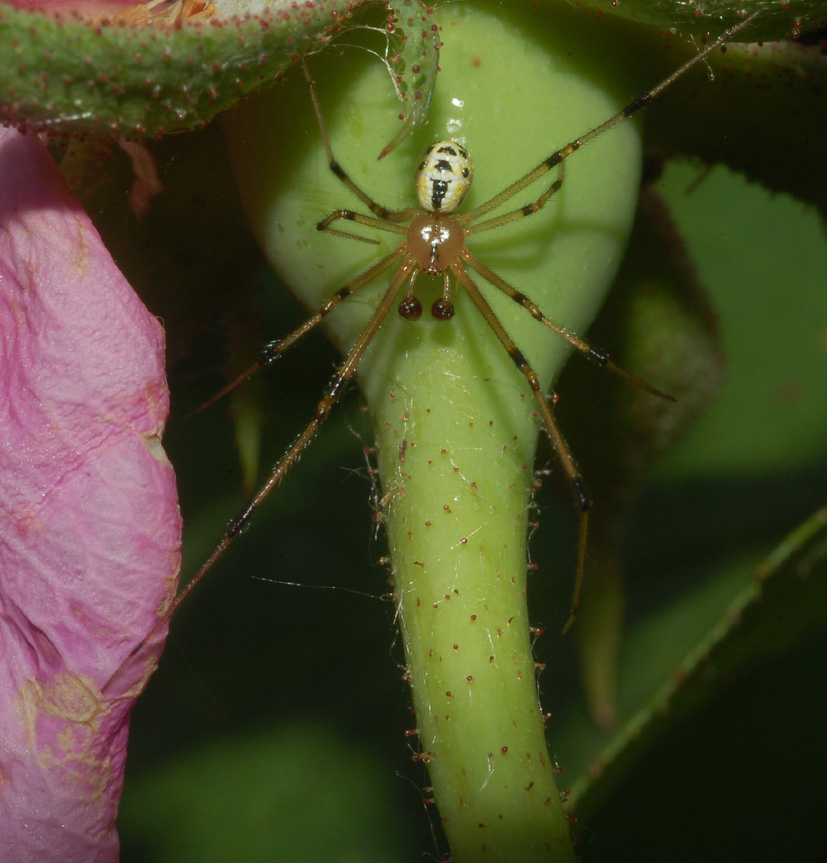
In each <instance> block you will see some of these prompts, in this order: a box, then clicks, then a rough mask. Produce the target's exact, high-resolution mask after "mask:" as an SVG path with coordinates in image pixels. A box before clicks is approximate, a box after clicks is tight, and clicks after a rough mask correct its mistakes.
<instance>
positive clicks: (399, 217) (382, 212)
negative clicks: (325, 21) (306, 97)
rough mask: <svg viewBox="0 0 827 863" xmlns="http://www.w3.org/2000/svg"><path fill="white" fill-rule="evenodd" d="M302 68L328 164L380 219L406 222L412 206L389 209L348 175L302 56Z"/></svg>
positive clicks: (411, 212) (412, 212)
mask: <svg viewBox="0 0 827 863" xmlns="http://www.w3.org/2000/svg"><path fill="white" fill-rule="evenodd" d="M302 68H303V69H304V77H305V78H306V79H307V87H308V89H309V90H310V98H311V100H312V101H313V111H314V112H315V114H316V120H317V121H318V123H319V129H321V132H322V141H323V142H324V149H325V153H326V154H327V164H328V166H329V167H330V170H331V171H332V172H333V173H334V174H335V175H336V176H337V177H338V178H339V179H340V180H341V181H342V183H344V185H345V186H347V188H348V189H350V191H351V192H352V193H353V194H354V195H356V197H357V198H358V199H359V200H360V201H361V202H362V203H363V204H364V205H365V206H366V207H367V208H368V209H369V210H370V211H371V213H373V214H374V215H375V216H378V217H379V218H380V219H383V220H385V221H388V222H404V221H405V220H406V219H410V218H411V217H412V216H414V215H415V214H416V211H415V210H413V209H412V208H411V207H406V208H405V209H404V210H389V209H388V208H387V207H383V206H382V204H380V203H378V202H377V201H374V200H373V198H371V196H370V195H368V194H367V192H363V191H362V190H361V189H360V188H359V186H357V185H356V183H354V182H353V180H351V179H350V177H349V176H348V175H347V172H346V171H345V169H344V168H343V167H342V166H341V165H340V164H339V163H338V162H337V161H336V157H335V156H334V155H333V147H332V146H331V144H330V136H329V135H328V134H327V127H326V126H325V124H324V117H323V116H322V108H321V105H320V104H319V97H318V96H317V95H316V83H315V81H314V80H313V77H312V76H311V74H310V69H309V68H308V66H307V60H306V59H305V58H304V57H302Z"/></svg>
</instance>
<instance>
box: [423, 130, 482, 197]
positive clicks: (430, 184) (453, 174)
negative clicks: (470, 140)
mask: <svg viewBox="0 0 827 863" xmlns="http://www.w3.org/2000/svg"><path fill="white" fill-rule="evenodd" d="M473 178H474V166H473V165H472V164H471V157H470V156H469V155H468V151H467V150H466V149H465V147H463V146H462V145H461V144H458V143H457V142H456V141H437V142H436V143H435V144H431V146H430V147H428V149H427V150H426V151H425V154H424V155H423V157H422V161H421V162H420V163H419V167H418V168H417V169H416V196H417V198H418V200H419V206H420V207H422V209H423V210H427V211H428V212H429V213H455V212H456V211H457V209H458V208H459V206H460V205H461V204H462V202H463V201H464V200H465V196H466V195H467V194H468V189H469V188H470V187H471V180H472V179H473Z"/></svg>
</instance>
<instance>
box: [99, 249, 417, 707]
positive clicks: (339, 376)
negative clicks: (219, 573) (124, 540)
mask: <svg viewBox="0 0 827 863" xmlns="http://www.w3.org/2000/svg"><path fill="white" fill-rule="evenodd" d="M388 264H389V261H388V259H386V260H385V265H386V267H387V265H388ZM416 271H417V266H416V263H415V262H414V261H411V260H410V259H407V260H405V261H403V263H402V266H401V267H400V268H399V270H398V271H397V272H396V275H395V276H394V277H393V279H392V280H391V283H390V285H389V286H388V289H387V290H386V291H385V294H384V296H383V297H382V300H381V301H380V303H379V304H378V305H377V307H376V309H375V310H374V312H373V314H372V315H371V317H370V320H369V321H368V323H367V324H366V325H365V328H364V329H363V330H362V333H361V335H360V336H359V338H358V340H357V341H356V344H354V345H353V347H352V348H351V349H350V351H349V352H348V354H347V356H346V357H345V359H344V361H343V362H342V364H341V365H340V366H339V368H338V369H337V370H336V373H335V374H334V375H333V377H332V378H331V381H330V383H329V384H328V386H327V389H326V390H325V392H324V395H323V396H322V399H321V401H320V402H319V404H318V405H317V406H316V412H315V414H314V415H313V419H312V420H311V421H310V422H309V423H308V425H307V427H306V428H305V429H304V431H303V432H302V433H301V434H300V435H299V436H298V437H297V438H296V440H295V441H294V443H293V445H292V446H291V447H290V449H288V450H287V452H286V453H285V454H284V455H283V456H282V457H281V458H280V459H279V461H278V462H277V463H276V464H275V466H274V467H273V469H272V470H271V471H270V476H269V477H268V478H267V481H266V482H265V483H264V485H262V487H261V488H260V489H259V490H258V491H257V492H256V493H255V495H254V496H253V498H252V500H250V502H249V503H248V504H247V506H246V507H244V509H243V510H242V511H241V512H240V513H239V514H238V515H237V516H236V517H235V518H234V519H233V520H232V521H231V522H230V524H229V525H228V526H227V530H226V531H225V532H224V536H222V537H221V541H220V542H219V543H218V545H216V547H215V548H214V549H213V551H212V553H211V554H210V556H209V557H208V558H207V559H206V560H205V561H204V563H202V564H201V566H200V567H199V568H198V570H197V571H196V573H195V575H193V577H192V578H191V579H190V580H189V582H188V583H187V586H186V587H185V588H184V589H183V590H182V591H181V592H180V593H179V594H178V595H177V596H176V597H175V599H174V600H173V602H172V604H171V605H170V607H169V608H168V609H167V610H166V611H165V612H164V614H163V615H162V616H161V617H160V618H159V620H158V622H157V623H156V624H155V626H154V627H153V628H152V629H151V630H150V631H149V633H148V634H147V635H146V637H145V638H143V639H142V640H141V642H140V644H138V645H137V646H136V647H134V648H133V649H132V650H131V651H130V652H129V655H128V656H127V657H126V659H125V660H124V661H123V662H122V663H121V664H120V666H118V668H117V670H116V671H115V673H114V674H113V675H112V676H111V677H110V678H109V680H107V681H106V683H105V684H104V686H103V690H102V691H106V690H107V689H108V688H109V686H110V685H111V684H112V682H113V681H114V680H115V679H116V678H117V677H118V675H119V674H120V673H121V671H122V670H123V669H124V668H125V667H126V666H127V664H128V663H129V662H130V661H131V660H132V659H134V657H135V656H136V655H137V654H138V653H139V652H140V651H141V649H142V648H143V647H144V645H145V644H146V643H147V642H148V641H149V640H150V639H151V638H152V637H153V636H154V635H155V633H156V632H158V630H159V629H160V628H161V627H162V626H163V625H164V623H166V622H167V621H168V620H169V619H170V618H171V617H172V615H173V614H175V612H176V610H177V609H178V606H180V605H181V603H182V602H183V601H184V600H185V599H186V598H187V596H189V594H190V592H191V591H192V590H194V588H195V587H196V585H197V584H198V583H199V582H200V581H201V579H202V578H203V577H204V576H205V575H206V574H207V573H208V572H209V571H210V570H211V569H212V568H213V566H214V564H215V562H216V561H217V560H218V558H220V557H221V555H222V554H224V552H225V551H226V550H227V548H228V547H229V545H230V543H231V542H232V541H233V540H234V539H235V538H236V537H237V536H239V534H241V533H242V532H243V531H244V529H245V528H246V527H247V525H248V524H249V523H250V519H251V518H252V517H253V514H254V513H255V511H256V510H257V509H258V508H259V507H260V506H261V504H262V503H263V502H264V500H265V499H266V498H267V496H268V495H269V494H270V492H271V491H272V490H273V489H274V488H275V487H276V486H277V485H278V484H279V483H280V482H281V481H282V480H283V479H284V477H285V475H286V474H287V472H288V471H289V470H290V468H291V467H292V466H293V465H294V464H295V463H296V461H297V460H298V458H299V457H300V456H301V454H302V452H304V449H305V447H306V446H307V445H308V444H309V443H310V441H311V440H312V439H313V438H314V437H315V435H316V433H317V432H318V430H319V428H320V427H321V425H322V423H323V422H324V421H325V420H326V419H327V417H328V415H329V414H330V411H331V409H332V408H333V405H335V404H336V401H337V400H338V398H339V396H340V395H341V394H342V390H343V389H344V388H345V386H346V384H347V383H348V381H349V380H350V379H351V378H352V377H353V375H354V373H355V372H356V369H357V368H358V367H359V363H360V361H361V359H362V357H363V356H364V353H365V351H366V350H367V349H368V346H369V345H370V343H371V342H372V341H373V337H374V336H375V335H376V333H377V331H378V330H379V328H380V327H381V326H382V323H383V322H384V320H385V318H386V317H387V316H388V312H389V311H390V310H391V308H392V307H393V305H394V303H395V302H396V298H397V295H398V294H399V291H400V289H401V288H402V285H403V284H404V282H405V281H406V280H407V279H409V278H411V277H412V276H413V275H415V273H416Z"/></svg>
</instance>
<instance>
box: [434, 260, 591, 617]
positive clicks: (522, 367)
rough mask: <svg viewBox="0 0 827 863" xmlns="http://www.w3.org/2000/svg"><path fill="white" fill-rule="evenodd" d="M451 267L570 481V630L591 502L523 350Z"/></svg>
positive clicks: (460, 271) (464, 276)
mask: <svg viewBox="0 0 827 863" xmlns="http://www.w3.org/2000/svg"><path fill="white" fill-rule="evenodd" d="M451 270H452V272H453V273H454V275H455V276H456V277H457V280H458V281H459V283H460V284H461V285H462V286H463V287H464V288H465V290H466V292H467V293H468V296H469V297H470V298H471V301H472V302H473V303H474V305H475V306H476V307H477V308H478V309H479V310H480V313H481V314H482V316H483V317H484V318H485V322H486V323H487V324H488V326H489V327H491V329H492V330H493V331H494V335H496V337H497V338H498V339H499V341H500V344H502V346H503V347H504V348H505V350H506V352H507V353H508V356H510V357H511V359H512V361H513V362H514V365H515V366H517V369H518V370H519V371H520V372H521V373H522V375H523V376H524V377H525V379H526V381H527V382H528V385H529V387H530V388H531V392H532V393H533V394H534V400H535V401H536V402H537V407H538V409H539V413H540V418H541V419H542V421H543V427H544V428H545V430H546V432H547V433H548V436H549V437H550V438H551V442H552V444H553V445H554V448H555V450H556V451H557V458H559V459H560V464H561V465H562V466H563V470H564V471H565V472H566V476H567V477H568V478H569V482H570V483H571V487H572V491H573V493H574V499H575V502H576V504H577V508H578V510H579V516H580V537H579V540H578V543H577V575H576V578H575V582H574V590H573V591H572V597H571V610H570V611H569V617H568V620H567V621H566V625H565V626H564V627H563V633H564V634H565V633H566V632H568V631H569V629H571V627H572V625H573V624H574V621H575V618H576V617H577V610H578V607H579V605H580V588H581V585H582V583H583V573H584V570H585V567H586V547H587V544H588V536H589V508H590V506H591V501H590V500H589V496H588V494H586V489H585V486H584V484H583V477H582V475H581V474H580V470H579V469H578V467H577V465H576V464H575V461H574V458H573V457H572V454H571V450H570V449H569V447H568V444H567V443H566V441H565V439H564V438H563V435H562V433H561V432H560V429H559V427H558V426H557V423H556V422H555V420H554V417H553V416H552V413H551V408H550V407H549V403H548V399H547V398H546V395H545V393H544V392H543V389H542V387H541V386H540V381H539V379H538V377H537V373H536V372H535V371H534V369H533V368H532V367H531V365H530V364H529V362H528V360H527V359H526V358H525V356H524V355H523V352H522V351H521V350H520V349H519V348H518V347H517V345H516V343H515V342H514V340H513V339H512V338H511V336H510V335H508V332H507V331H506V329H505V327H504V326H503V325H502V323H501V322H500V319H499V318H498V317H497V316H496V314H495V313H494V310H493V309H492V308H491V306H490V305H489V304H488V301H487V300H486V299H485V297H483V295H482V294H481V293H480V290H479V288H478V287H477V285H476V283H475V282H474V280H473V279H472V278H471V276H469V275H468V273H467V272H466V270H465V268H464V267H463V266H462V264H461V263H459V262H457V263H455V264H453V265H452V266H451Z"/></svg>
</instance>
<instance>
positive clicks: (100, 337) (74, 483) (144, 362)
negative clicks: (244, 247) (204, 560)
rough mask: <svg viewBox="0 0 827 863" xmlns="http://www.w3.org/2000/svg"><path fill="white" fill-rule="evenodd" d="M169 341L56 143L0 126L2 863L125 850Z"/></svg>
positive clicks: (166, 528)
mask: <svg viewBox="0 0 827 863" xmlns="http://www.w3.org/2000/svg"><path fill="white" fill-rule="evenodd" d="M167 408H168V392H167V388H166V382H165V379H164V337H163V332H162V330H161V327H160V325H159V323H158V321H157V320H155V318H153V317H152V316H151V315H150V314H149V313H148V311H147V310H146V309H145V308H144V307H143V305H142V304H141V302H140V300H139V299H138V298H137V297H136V296H135V294H134V293H133V292H132V290H131V288H130V287H129V285H128V284H127V282H126V280H125V279H124V277H123V276H122V275H121V274H120V272H119V271H118V269H117V267H116V266H115V264H114V262H113V261H112V259H111V257H110V256H109V254H108V252H107V251H106V249H105V248H104V247H103V244H102V242H101V239H100V237H99V236H98V234H97V231H96V230H95V229H94V227H93V226H92V224H91V222H90V220H89V218H88V217H87V216H86V214H85V213H84V212H83V209H82V208H81V206H80V204H79V203H78V202H77V200H76V199H75V198H74V197H73V196H72V195H71V193H70V192H69V191H68V190H67V188H66V186H65V184H64V182H63V179H62V177H61V176H60V173H59V172H58V170H57V168H56V167H55V165H54V163H53V162H52V160H51V158H50V157H49V155H48V153H47V152H46V150H45V148H44V147H43V146H42V145H41V143H40V142H39V141H38V140H37V138H35V137H33V136H22V135H20V134H19V133H17V132H15V131H13V130H10V129H0V859H2V860H3V861H6V863H8V861H48V860H52V859H54V860H60V861H61V863H71V861H78V863H81V861H82V863H91V861H114V860H117V856H118V838H117V833H116V831H115V826H114V823H115V817H116V814H117V807H118V801H119V798H120V794H121V789H122V786H123V769H124V762H125V758H126V741H127V732H128V726H129V711H130V709H131V707H132V704H133V703H134V699H135V698H136V697H137V695H138V694H139V693H140V691H141V690H142V689H143V687H144V685H145V683H146V681H147V679H148V677H149V675H150V673H151V672H152V670H153V669H154V667H155V664H156V661H157V657H158V655H159V653H160V651H161V647H162V641H163V639H162V638H161V635H163V634H165V631H164V632H162V633H161V634H159V636H157V637H156V638H154V639H153V640H152V643H151V645H150V646H149V647H148V648H147V649H145V650H143V651H142V652H141V653H139V654H138V656H137V657H135V658H134V660H132V661H131V662H130V663H128V664H127V666H126V667H125V669H124V670H123V672H122V673H120V674H119V675H118V676H117V677H116V678H115V679H114V680H113V681H112V684H111V686H109V687H108V688H107V689H106V691H105V692H104V693H102V692H101V689H102V688H103V687H104V685H105V684H106V682H107V680H109V678H110V677H111V676H112V675H113V673H114V672H115V671H116V669H117V668H118V667H119V666H120V664H121V663H122V662H123V661H124V660H125V659H126V658H127V657H128V655H129V652H130V650H131V649H132V648H133V647H134V646H135V645H136V644H138V643H139V642H140V640H141V638H142V637H143V636H144V635H145V634H146V633H147V632H148V631H149V630H150V629H151V628H152V626H153V625H154V623H155V622H156V621H157V619H158V615H159V614H160V613H161V612H162V611H163V609H164V608H165V607H166V605H167V604H168V603H169V601H170V599H171V597H172V595H173V593H174V590H175V583H176V576H177V572H178V566H179V545H180V529H181V524H180V516H179V513H178V508H177V500H176V493H175V480H174V476H173V472H172V468H171V466H170V465H169V463H168V461H167V460H166V456H165V455H164V451H163V449H162V448H161V444H160V435H161V432H162V431H163V427H164V421H165V418H166V415H167Z"/></svg>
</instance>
